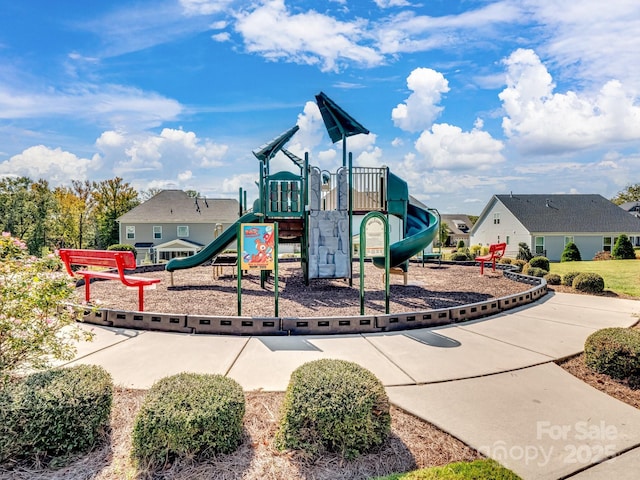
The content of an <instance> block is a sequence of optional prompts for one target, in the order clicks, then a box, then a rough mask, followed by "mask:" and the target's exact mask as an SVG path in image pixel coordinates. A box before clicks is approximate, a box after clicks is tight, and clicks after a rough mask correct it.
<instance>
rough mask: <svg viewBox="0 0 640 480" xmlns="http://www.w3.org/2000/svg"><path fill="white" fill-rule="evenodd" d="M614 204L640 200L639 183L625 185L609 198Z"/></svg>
mask: <svg viewBox="0 0 640 480" xmlns="http://www.w3.org/2000/svg"><path fill="white" fill-rule="evenodd" d="M611 201H612V202H613V203H615V204H616V205H622V204H623V203H626V202H638V201H640V183H636V184H634V185H627V186H626V187H625V189H624V190H622V191H620V192H618V194H617V195H616V196H615V197H613V198H612V199H611Z"/></svg>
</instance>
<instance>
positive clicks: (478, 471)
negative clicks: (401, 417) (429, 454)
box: [376, 459, 521, 480]
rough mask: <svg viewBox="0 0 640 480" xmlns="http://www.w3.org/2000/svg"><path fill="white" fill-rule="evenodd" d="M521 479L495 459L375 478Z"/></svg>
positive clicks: (400, 479)
mask: <svg viewBox="0 0 640 480" xmlns="http://www.w3.org/2000/svg"><path fill="white" fill-rule="evenodd" d="M489 479H491V480H521V478H520V477H519V476H518V475H516V474H515V473H513V472H512V471H511V470H509V469H507V468H505V467H503V466H502V465H500V464H499V463H498V462H496V461H495V460H491V459H481V460H474V461H473V462H454V463H449V464H447V465H442V466H438V467H430V468H422V469H420V470H414V471H412V472H407V473H393V474H391V475H387V476H386V477H377V478H376V480H489Z"/></svg>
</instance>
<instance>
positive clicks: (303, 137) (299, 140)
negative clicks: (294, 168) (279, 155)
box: [285, 101, 325, 158]
mask: <svg viewBox="0 0 640 480" xmlns="http://www.w3.org/2000/svg"><path fill="white" fill-rule="evenodd" d="M296 125H298V127H300V129H299V130H298V131H297V132H296V134H295V135H294V136H293V137H292V138H291V140H290V142H289V143H288V144H287V145H286V146H285V148H286V149H287V150H289V151H291V152H292V153H294V154H295V155H297V156H299V157H300V158H304V154H305V152H313V150H314V149H315V148H316V147H317V146H318V145H320V144H321V143H322V140H323V138H324V131H325V130H324V128H325V127H324V122H323V121H322V115H320V109H319V108H318V105H317V104H316V103H315V102H311V101H309V102H307V103H305V105H304V108H303V110H302V113H300V114H298V120H297V121H296Z"/></svg>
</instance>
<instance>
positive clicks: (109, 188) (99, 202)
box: [93, 177, 140, 248]
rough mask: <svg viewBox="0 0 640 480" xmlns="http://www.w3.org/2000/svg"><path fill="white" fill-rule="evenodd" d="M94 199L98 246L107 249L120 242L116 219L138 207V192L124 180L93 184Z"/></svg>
mask: <svg viewBox="0 0 640 480" xmlns="http://www.w3.org/2000/svg"><path fill="white" fill-rule="evenodd" d="M93 199H94V200H95V215H96V221H97V225H98V246H99V247H100V248H106V247H108V246H109V245H113V244H114V243H118V242H119V241H120V239H119V237H120V235H119V232H118V223H117V221H116V219H117V218H118V217H120V216H121V215H123V214H125V213H127V212H128V211H129V210H131V209H132V208H134V207H135V206H137V205H138V204H139V203H140V202H139V201H138V192H136V191H135V190H134V189H133V188H132V187H131V186H130V185H129V184H128V183H126V182H123V180H122V178H120V177H116V178H113V179H111V180H103V181H102V182H99V183H98V182H94V183H93Z"/></svg>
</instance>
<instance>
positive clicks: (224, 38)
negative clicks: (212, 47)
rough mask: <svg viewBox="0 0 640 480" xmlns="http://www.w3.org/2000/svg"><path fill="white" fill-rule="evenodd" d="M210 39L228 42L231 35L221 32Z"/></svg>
mask: <svg viewBox="0 0 640 480" xmlns="http://www.w3.org/2000/svg"><path fill="white" fill-rule="evenodd" d="M211 38H212V39H213V40H215V41H216V42H228V41H229V39H230V38H231V34H230V33H229V32H221V33H216V34H214V35H211Z"/></svg>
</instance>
